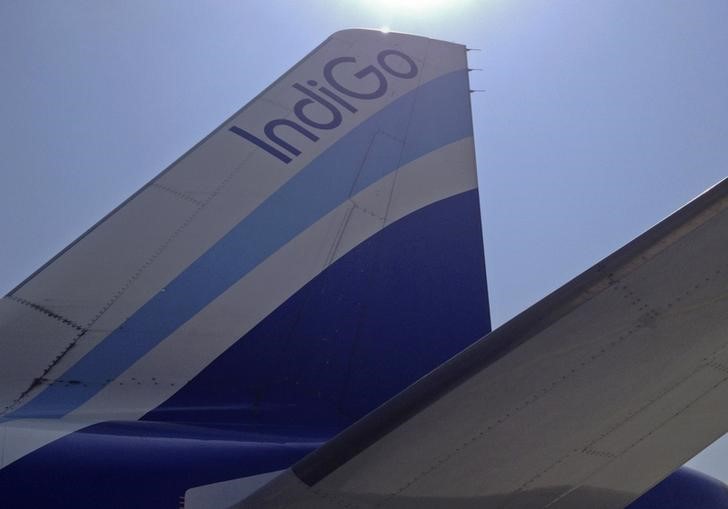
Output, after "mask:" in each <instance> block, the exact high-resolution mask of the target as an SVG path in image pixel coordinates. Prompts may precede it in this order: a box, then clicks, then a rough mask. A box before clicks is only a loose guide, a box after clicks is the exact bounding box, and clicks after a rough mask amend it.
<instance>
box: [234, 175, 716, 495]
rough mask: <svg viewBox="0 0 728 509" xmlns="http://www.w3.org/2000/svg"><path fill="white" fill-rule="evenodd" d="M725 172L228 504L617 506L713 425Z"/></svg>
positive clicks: (694, 446) (688, 451) (707, 436)
mask: <svg viewBox="0 0 728 509" xmlns="http://www.w3.org/2000/svg"><path fill="white" fill-rule="evenodd" d="M727 250H728V180H724V181H722V182H721V183H720V184H718V185H716V186H715V187H714V188H712V189H710V190H709V191H707V192H706V193H704V194H703V195H701V196H700V197H698V198H697V199H695V200H694V201H692V202H691V203H689V204H688V205H686V206H685V207H684V208H682V209H680V210H679V211H677V212H675V213H674V214H673V215H671V216H670V217H668V218H667V219H665V220H664V221H663V222H661V223H659V224H658V225H656V226H655V227H653V228H652V229H650V230H649V231H647V232H646V233H645V234H643V235H641V236H640V237H638V238H637V239H635V240H634V241H632V242H631V243H629V244H628V245H626V246H625V247H623V248H622V249H620V250H618V251H617V252H615V253H614V254H612V255H611V256H609V257H607V258H606V259H605V260H603V261H602V262H600V263H598V264H597V265H595V266H594V267H592V268H591V269H589V270H588V271H586V272H585V273H583V274H582V275H580V276H579V277H577V278H575V279H574V280H572V281H571V282H570V283H568V284H567V285H565V286H564V287H562V288H561V289H559V290H557V291H556V292H554V293H553V294H551V295H549V296H548V297H546V298H545V299H544V300H542V301H541V302H539V303H537V304H536V305H534V306H533V307H531V308H530V309H528V310H526V311H525V312H523V313H522V314H521V315H519V316H517V317H516V318H514V319H513V320H511V321H510V322H508V323H507V324H505V325H504V326H502V327H500V328H499V329H497V330H495V331H494V332H492V333H491V334H490V335H488V336H487V337H485V338H484V339H483V340H481V341H479V342H478V343H476V344H475V345H473V346H472V347H470V348H469V349H467V350H466V351H465V352H463V353H462V354H460V355H458V356H457V357H455V358H454V359H452V360H451V361H449V362H448V363H446V364H444V365H443V366H441V367H440V368H438V369H436V370H435V371H433V372H432V373H430V374H429V375H427V376H426V377H424V378H423V379H421V380H420V381H419V382H417V383H416V384H415V385H413V386H412V387H410V388H409V389H407V390H406V391H405V392H403V393H401V394H400V395H398V396H397V397H395V398H393V399H392V400H390V401H389V402H388V403H386V404H385V405H384V406H383V407H380V408H379V409H377V410H376V411H374V412H372V413H371V414H369V415H368V416H367V417H365V418H364V419H362V420H361V421H359V422H358V423H357V424H355V425H354V426H352V427H351V428H349V429H348V430H346V431H345V432H343V433H342V434H340V435H339V436H338V437H336V438H335V439H334V440H332V441H331V442H329V443H327V444H326V445H325V446H324V447H322V448H321V449H319V450H317V451H315V452H314V453H312V454H310V455H309V456H308V457H306V458H304V459H303V460H302V461H301V462H299V463H297V464H296V465H294V466H293V468H292V469H291V470H288V471H286V472H285V473H284V474H282V475H281V476H280V477H278V478H277V479H275V480H273V481H271V482H270V483H269V484H268V485H267V486H265V487H264V488H262V489H261V490H260V491H258V492H257V493H256V494H254V495H253V496H252V497H251V498H250V499H248V500H245V501H243V502H241V503H240V504H239V505H237V506H236V507H241V508H248V507H262V508H269V507H276V508H283V507H285V508H308V507H319V508H329V507H331V508H333V507H347V508H368V507H397V508H403V507H418V508H423V507H425V508H427V507H433V508H434V507H443V506H445V505H446V506H447V507H498V508H504V507H544V508H545V507H549V508H581V507H598V508H605V509H608V508H609V509H611V508H615V509H616V508H623V507H625V506H626V505H628V504H629V503H630V502H631V501H633V500H634V499H635V498H637V497H638V496H639V495H640V494H642V493H644V492H645V491H646V490H648V489H649V488H650V487H652V486H654V485H655V484H656V483H658V482H659V481H660V480H661V479H663V478H664V477H665V476H667V475H668V474H669V473H670V472H671V471H673V470H674V469H675V468H677V467H679V466H680V465H682V464H684V463H685V462H686V461H687V460H688V459H690V458H691V457H692V456H694V455H695V454H696V453H697V452H699V451H700V450H702V449H703V448H705V447H706V446H707V445H709V444H710V443H711V442H713V441H714V440H716V439H717V438H719V437H720V436H721V435H722V434H724V433H725V432H726V430H728V413H726V412H725V410H724V409H725V404H726V401H728V293H727V292H728V261H727V259H726V257H725V253H726V251H727Z"/></svg>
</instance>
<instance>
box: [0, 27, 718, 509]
mask: <svg viewBox="0 0 728 509" xmlns="http://www.w3.org/2000/svg"><path fill="white" fill-rule="evenodd" d="M475 170H476V168H475V152H474V140H473V131H472V119H471V108H470V85H469V80H468V65H467V60H466V48H465V47H464V46H463V45H460V44H455V43H450V42H446V41H440V40H434V39H429V38H426V37H420V36H414V35H408V34H398V33H394V32H388V33H382V32H380V31H376V30H364V29H349V30H343V31H340V32H337V33H334V34H333V35H331V36H330V37H328V38H327V39H326V40H325V41H324V42H323V43H322V44H321V45H319V46H318V47H317V48H315V49H314V50H313V51H312V52H311V53H309V54H308V55H307V56H306V57H304V58H303V60H301V61H300V62H299V63H298V64H296V65H295V66H294V67H293V68H292V69H291V70H289V71H288V72H287V73H285V74H284V75H283V76H282V77H281V78H279V79H278V80H277V81H275V82H274V83H273V84H272V85H270V86H269V87H268V88H267V89H266V90H264V91H263V92H262V93H261V94H260V95H259V96H257V97H256V98H255V99H253V100H252V101H251V102H250V103H249V104H247V105H246V106H244V107H243V108H242V109H241V110H239V111H238V112H236V113H235V114H234V115H232V116H231V117H230V118H229V119H227V120H226V121H225V122H223V123H222V124H221V125H220V127H218V128H217V129H216V130H215V131H213V132H212V133H211V134H210V135H209V136H207V137H206V138H205V139H203V140H202V141H201V142H200V143H198V144H197V145H196V146H195V147H193V148H192V149H191V150H190V151H188V152H187V153H186V154H184V155H183V156H182V157H181V158H179V159H178V160H177V161H176V162H174V163H173V164H172V165H171V166H170V167H169V168H167V169H166V170H164V171H163V172H162V173H160V174H159V175H158V176H157V177H155V178H154V179H152V181H150V182H149V183H148V184H147V185H146V186H144V187H143V188H142V189H140V190H139V191H138V192H137V193H135V194H134V195H132V196H131V197H130V198H129V199H128V200H126V201H125V202H124V203H122V204H121V205H120V206H119V207H117V208H116V209H115V210H113V211H112V212H111V213H109V214H108V215H107V216H106V217H104V218H103V219H102V220H101V221H99V222H98V223H97V224H96V225H95V226H93V227H92V228H91V229H90V230H89V231H87V232H86V233H84V234H83V235H82V236H81V237H80V238H79V239H77V240H76V241H75V242H73V243H72V244H71V245H69V246H68V247H67V248H66V249H64V250H63V251H61V252H60V253H59V254H58V255H56V256H55V257H54V258H52V259H51V260H50V261H49V262H48V263H46V264H45V265H44V266H42V267H41V268H40V269H38V270H37V271H36V272H35V273H34V274H32V275H31V276H30V277H29V278H27V279H26V280H25V281H23V282H22V283H21V284H20V285H18V286H17V287H16V288H15V289H13V290H12V291H10V292H9V293H8V295H6V296H5V297H4V298H3V299H1V300H0V380H1V381H2V383H1V384H0V403H1V404H2V408H3V412H2V416H0V493H2V501H3V504H2V505H3V507H11V508H36V507H69V508H70V507H73V508H86V507H93V508H98V507H134V508H146V507H149V508H152V507H153V508H180V507H184V508H186V509H190V508H208V507H242V508H256V507H259V508H274V507H275V508H284V507H285V508H334V507H336V508H343V507H346V508H371V507H377V508H394V507H396V508H408V507H418V508H420V507H424V508H439V507H454V508H470V507H483V508H491V507H493V508H495V507H497V508H505V507H508V508H512V507H537V508H546V507H549V508H571V507H595V508H597V507H598V508H624V507H629V508H630V509H651V508H658V507H659V508H668V509H669V508H680V509H683V508H703V509H718V508H728V489H727V488H726V486H725V485H723V484H722V483H721V482H719V481H717V480H715V479H712V478H710V477H707V476H705V475H703V474H701V473H699V472H696V471H693V470H690V469H687V468H684V467H683V468H680V467H681V465H683V464H684V463H685V462H686V461H687V460H689V459H690V458H691V457H692V456H694V455H695V454H696V453H697V452H699V451H700V450H702V449H703V448H705V447H706V446H707V445H709V444H710V443H711V442H713V441H714V440H716V439H717V438H719V437H720V436H721V435H722V434H723V433H725V432H726V430H728V413H727V412H724V411H722V408H723V405H724V404H725V402H726V401H728V384H727V383H726V381H728V332H726V331H728V328H727V327H726V325H728V323H727V322H728V299H726V290H725V289H726V288H728V285H727V284H726V283H727V282H728V281H727V278H728V266H726V262H725V256H724V255H723V253H724V252H725V250H726V247H728V224H726V222H727V221H728V180H723V181H722V182H720V183H719V184H717V185H716V186H715V187H713V188H711V189H710V190H708V191H707V192H705V193H704V194H702V195H701V196H699V197H698V198H696V199H695V200H694V201H692V202H691V203H689V204H688V205H686V206H685V207H683V208H682V209H680V210H678V211H677V212H675V213H674V214H673V215H671V216H670V217H668V218H667V219H665V220H664V221H663V222H661V223H659V224H658V225H656V226H655V227H653V228H651V229H650V230H649V231H647V232H646V233H644V234H643V235H641V236H640V237H638V238H637V239H635V240H634V241H632V242H630V243H629V244H627V245H626V246H625V247H623V248H622V249H620V250H618V251H617V252H615V253H613V254H612V255H610V256H609V257H607V258H606V259H604V260H602V261H601V262H599V263H598V264H597V265H595V266H594V267H593V268H591V269H589V270H588V271H586V272H585V273H583V274H581V275H580V276H578V277H576V278H575V279H574V280H572V281H571V282H569V283H567V284H566V285H565V286H563V287H562V288H560V289H558V290H557V291H555V292H554V293H552V294H551V295H549V296H547V297H546V298H545V299H543V300H542V301H540V302H538V303H536V304H535V305H533V306H532V307H530V308H529V309H527V310H526V311H524V312H523V313H521V314H520V315H518V316H516V317H515V318H513V319H512V320H510V321H509V322H507V323H506V324H504V325H503V326H501V327H499V328H497V329H495V330H493V331H491V322H490V317H489V304H488V293H487V285H486V266H485V256H484V249H483V238H482V233H481V212H480V208H479V200H478V182H477V176H476V171H475Z"/></svg>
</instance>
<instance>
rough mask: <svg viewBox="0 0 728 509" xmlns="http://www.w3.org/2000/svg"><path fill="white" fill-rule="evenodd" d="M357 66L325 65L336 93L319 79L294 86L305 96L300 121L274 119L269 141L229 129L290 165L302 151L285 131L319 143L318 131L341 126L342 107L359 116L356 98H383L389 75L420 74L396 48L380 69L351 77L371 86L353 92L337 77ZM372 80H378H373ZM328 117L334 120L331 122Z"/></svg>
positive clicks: (297, 107) (382, 58)
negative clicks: (317, 112) (317, 115)
mask: <svg viewBox="0 0 728 509" xmlns="http://www.w3.org/2000/svg"><path fill="white" fill-rule="evenodd" d="M356 63H357V62H356V58H354V57H338V58H334V59H333V60H330V61H329V62H327V63H326V64H325V65H324V68H323V76H324V79H325V80H326V82H327V83H328V85H329V86H330V87H331V89H333V90H331V89H330V88H327V87H326V86H321V87H319V86H318V85H319V84H318V82H317V81H316V80H308V81H307V82H306V85H308V87H309V88H307V87H306V86H304V85H301V84H300V83H294V84H293V85H292V87H293V88H294V89H295V90H297V91H298V92H300V93H301V94H302V97H301V99H300V100H299V101H298V102H296V104H294V105H293V113H294V114H295V116H296V118H297V119H298V122H294V121H293V120H289V119H286V118H277V119H274V120H271V121H270V122H268V123H267V124H265V126H264V127H263V132H264V133H265V136H266V139H265V140H262V139H260V138H258V137H257V136H255V135H253V134H251V133H249V132H248V131H246V130H245V129H242V128H240V127H238V126H232V127H231V128H230V129H229V130H230V131H231V132H233V133H235V134H237V135H238V136H240V137H242V138H244V139H245V140H247V141H249V142H250V143H252V144H254V145H256V146H257V147H259V148H262V149H263V150H265V151H266V152H268V153H269V154H270V155H272V156H273V157H275V158H277V159H279V160H281V161H283V162H284V163H286V164H288V163H290V162H291V160H292V159H291V158H292V157H296V156H298V155H300V154H301V149H299V148H297V147H295V146H294V145H293V144H291V143H290V142H288V141H286V139H285V138H283V137H282V135H283V134H285V129H288V133H289V134H290V130H291V129H292V130H293V131H295V132H297V133H299V134H301V135H303V136H304V137H305V138H308V139H309V140H311V141H312V142H314V143H315V142H317V141H318V140H319V137H318V136H317V135H316V132H315V130H317V129H318V130H330V129H336V128H337V127H339V126H340V125H341V122H342V120H343V116H342V113H341V111H340V109H339V108H343V109H345V110H347V111H348V112H349V113H351V114H355V113H356V112H357V111H358V109H357V108H356V106H355V104H352V101H351V100H352V99H355V100H360V101H362V100H363V101H371V100H373V99H378V98H380V97H382V96H383V95H384V94H385V93H386V92H387V77H386V75H385V73H386V74H388V75H389V76H393V77H395V78H400V79H412V78H414V77H415V76H417V72H418V69H417V64H415V62H414V60H412V58H410V57H409V56H408V55H406V54H404V53H402V52H401V51H397V50H393V49H388V50H384V51H381V52H380V53H379V54H378V55H377V63H378V64H379V67H377V66H375V65H368V66H366V67H364V68H363V69H360V70H357V71H355V72H353V73H352V74H351V75H352V76H354V78H356V79H357V80H362V82H363V83H367V86H368V87H371V88H369V89H366V88H364V89H362V90H351V89H350V88H347V87H346V86H344V85H342V84H341V80H340V79H337V78H336V76H337V75H338V76H343V73H345V72H347V71H349V70H350V68H351V65H352V64H354V65H355V64H356ZM397 64H399V65H397ZM402 64H404V66H406V68H407V70H406V71H401V70H398V69H401V68H402ZM393 66H395V67H396V68H395V67H393ZM380 68H381V69H380ZM382 70H383V71H384V72H382ZM371 77H373V78H374V79H373V80H372V78H371ZM365 79H366V81H363V80H365ZM372 83H376V86H372V85H371V84H372ZM314 87H318V88H315V89H314ZM310 107H318V108H323V111H325V112H326V114H327V115H326V118H327V121H325V122H321V121H320V119H319V120H314V119H313V118H311V116H310V115H309V114H307V111H308V109H307V108H309V109H310ZM328 117H330V120H329V119H328Z"/></svg>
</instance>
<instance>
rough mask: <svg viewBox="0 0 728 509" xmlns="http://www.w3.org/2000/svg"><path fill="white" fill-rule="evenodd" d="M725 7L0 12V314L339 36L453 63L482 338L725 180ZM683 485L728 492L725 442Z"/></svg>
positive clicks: (527, 2) (161, 6) (553, 4)
mask: <svg viewBox="0 0 728 509" xmlns="http://www.w3.org/2000/svg"><path fill="white" fill-rule="evenodd" d="M726 19H728V2H726V1H724V0H702V1H690V2H688V1H678V0H641V1H632V0H610V1H606V0H589V1H588V2H585V1H579V0H522V1H507V0H461V1H457V0H450V1H445V0H419V1H417V0H409V1H399V2H396V1H387V0H370V1H364V0H339V1H334V0H307V1H305V2H303V1H296V0H288V1H284V0H266V1H258V0H248V1H239V2H232V1H225V2H222V1H206V2H195V3H193V2H172V1H169V2H161V1H153V0H143V1H142V0H130V1H124V2H96V1H79V0H70V1H54V0H45V1H42V2H41V1H22V0H17V1H16V0H4V1H3V2H0V76H1V77H2V79H0V157H1V158H2V163H3V164H2V165H1V166H0V217H2V220H1V221H0V238H1V239H2V244H0V245H1V246H2V247H0V262H1V263H0V293H2V294H5V293H6V292H8V291H9V290H11V289H12V288H13V287H14V286H15V285H17V284H18V283H19V282H21V281H22V280H23V279H24V278H25V277H26V276H27V275H28V274H30V273H31V272H32V271H34V270H35V269H37V268H38V267H39V266H40V265H42V264H43V263H44V262H45V261H46V260H47V259H49V258H50V257H51V256H53V255H54V254H55V253H57V252H58V251H59V250H61V249H62V248H63V247H65V246H66V245H67V244H68V243H69V242H71V241H72V240H74V239H75V238H76V237H78V236H79V235H80V234H81V233H83V232H84V231H85V230H86V229H87V228H89V227H90V226H91V225H93V224H94V223H95V222H96V221H97V220H98V219H100V218H101V217H102V216H103V215H104V214H106V213H107V212H109V211H110V210H111V209H112V208H114V207H115V206H116V205H118V204H119V203H120V202H121V201H123V200H124V199H125V198H127V197H128V196H129V195H130V194H131V193H133V192H134V191H136V190H137V189H138V188H139V187H141V186H142V185H143V184H145V183H146V182H147V181H149V180H150V179H151V178H152V177H154V176H155V175H156V174H157V173H159V172H160V171H161V170H163V169H164V168H165V167H167V166H168V165H169V164H170V163H172V162H173V161H174V160H175V159H176V158H177V157H179V155H181V154H182V153H183V152H185V151H186V150H187V149H189V148H190V147H191V146H193V145H194V144H195V143H197V142H198V141H199V140H200V139H202V138H203V137H204V136H205V135H207V134H208V133H209V132H210V131H212V130H213V129H214V128H215V127H217V126H218V125H219V124H220V123H221V122H222V121H224V120H225V119H226V118H227V117H228V116H230V115H231V114H232V113H233V112H235V111H237V110H238V109H239V108H240V107H241V106H243V105H244V104H245V103H246V102H248V101H249V100H250V99H252V98H253V97H254V96H255V95H257V94H258V93H259V92H260V91H261V90H262V89H263V88H265V87H266V86H267V85H269V84H270V83H271V82H273V81H274V80H275V79H276V78H277V77H278V76H280V75H281V74H282V73H283V72H285V71H286V70H287V69H288V68H289V67H291V66H292V65H293V64H295V63H296V62H297V61H298V60H300V59H301V58H302V57H303V56H305V55H306V54H307V53H308V52H309V51H310V50H311V49H313V48H314V47H315V46H316V45H318V44H319V43H320V42H321V41H323V40H324V39H325V38H326V37H327V36H328V35H329V34H331V33H332V32H334V31H336V30H339V29H342V28H350V27H366V28H387V29H389V30H392V31H398V32H408V33H415V34H419V35H426V36H429V37H433V38H439V39H445V40H449V41H453V42H459V43H463V44H466V45H467V46H468V47H470V48H477V49H479V50H480V51H472V52H470V53H469V61H470V66H471V67H474V68H482V71H474V72H472V73H471V88H473V89H478V90H483V92H476V93H474V94H473V97H472V105H473V118H474V129H475V144H476V154H477V161H478V178H479V183H480V193H481V205H482V208H483V211H484V235H485V249H486V265H487V270H488V279H489V280H488V286H489V291H490V296H491V312H492V316H493V321H494V324H495V325H498V324H501V323H503V322H504V321H506V320H508V319H509V318H511V317H513V316H514V315H516V314H517V313H519V312H520V311H522V310H523V309H525V308H526V307H528V306H529V305H530V304H532V303H534V302H536V301H537V300H539V299H540V298H541V297H543V296H545V295H546V294H548V293H549V292H551V291H553V290H555V289H556V288H558V287H559V286H561V285H562V284H564V283H565V282H567V281H568V280H570V279H571V278H572V277H574V276H576V275H578V274H579V273H581V272H582V271H583V270H585V269H587V268H589V267H590V266H591V265H593V264H594V263H595V262H597V261H598V260H600V259H601V258H603V257H605V256H607V255H608V254H609V253H611V252H613V251H614V250H616V249H617V248H619V247H620V246H622V245H623V244H625V243H626V242H628V241H629V240H631V239H632V238H634V237H635V236H636V235H638V234H640V233H641V232H643V231H644V230H646V229H647V228H649V227H650V226H652V225H654V224H655V223H657V222H659V221H660V220H661V219H663V218H664V217H666V216H667V215H669V214H670V213H671V212H673V211H674V210H676V209H678V208H679V207H680V206H682V205H683V204H685V203H687V202H688V201H689V200H690V199H692V198H693V197H695V196H696V195H698V194H700V193H701V192H702V191H704V190H705V189H707V188H708V187H710V186H712V185H714V184H715V183H717V182H719V181H720V180H721V179H723V178H725V177H726V176H728V66H726V65H725V63H726V62H728V30H726V29H725V20H726ZM693 465H694V466H696V467H698V468H701V469H703V470H705V471H708V472H710V473H712V474H713V475H716V476H718V477H720V478H722V479H724V480H728V438H724V439H723V440H722V441H721V442H719V443H717V444H715V445H714V446H712V447H711V448H710V449H709V450H708V451H706V452H705V453H703V454H702V455H701V456H700V457H698V458H697V459H695V460H694V461H693Z"/></svg>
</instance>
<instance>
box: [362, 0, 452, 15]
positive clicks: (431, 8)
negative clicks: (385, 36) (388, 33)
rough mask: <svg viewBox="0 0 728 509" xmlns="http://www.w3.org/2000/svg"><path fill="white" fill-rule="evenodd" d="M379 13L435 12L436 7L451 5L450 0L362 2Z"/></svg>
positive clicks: (412, 13) (411, 13)
mask: <svg viewBox="0 0 728 509" xmlns="http://www.w3.org/2000/svg"><path fill="white" fill-rule="evenodd" d="M362 3H364V4H366V5H367V7H369V9H371V10H373V11H375V12H378V13H381V14H409V15H427V14H435V13H436V11H437V10H438V9H441V8H444V7H446V6H448V5H452V4H453V3H454V2H453V1H452V0H367V1H365V2H362Z"/></svg>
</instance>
